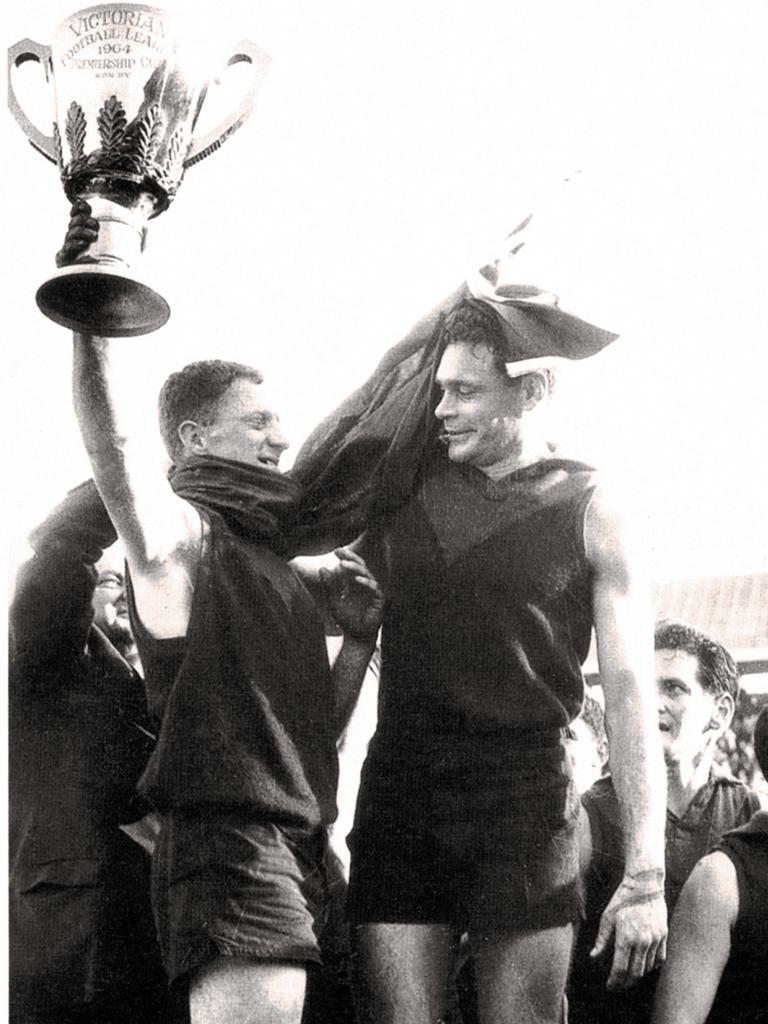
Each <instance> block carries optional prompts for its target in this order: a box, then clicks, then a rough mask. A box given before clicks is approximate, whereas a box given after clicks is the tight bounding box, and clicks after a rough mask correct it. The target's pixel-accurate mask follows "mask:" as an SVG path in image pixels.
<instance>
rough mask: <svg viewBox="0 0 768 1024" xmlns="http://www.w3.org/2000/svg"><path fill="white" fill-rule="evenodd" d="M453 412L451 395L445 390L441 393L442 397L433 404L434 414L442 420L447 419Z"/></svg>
mask: <svg viewBox="0 0 768 1024" xmlns="http://www.w3.org/2000/svg"><path fill="white" fill-rule="evenodd" d="M454 412H455V403H454V401H453V400H452V398H451V396H450V395H449V394H448V392H447V391H446V392H444V393H443V397H442V398H441V399H440V401H439V402H438V403H437V405H436V406H435V416H437V418H438V419H439V420H444V419H447V418H448V417H449V416H452V415H453V413H454Z"/></svg>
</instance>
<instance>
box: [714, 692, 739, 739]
mask: <svg viewBox="0 0 768 1024" xmlns="http://www.w3.org/2000/svg"><path fill="white" fill-rule="evenodd" d="M735 710H736V703H735V701H734V699H733V697H732V695H731V694H730V693H720V694H718V695H717V697H715V713H714V714H713V715H712V718H711V719H710V721H709V728H710V729H718V730H722V731H725V730H726V729H727V728H728V726H729V725H730V724H731V721H732V719H733V713H734V711H735Z"/></svg>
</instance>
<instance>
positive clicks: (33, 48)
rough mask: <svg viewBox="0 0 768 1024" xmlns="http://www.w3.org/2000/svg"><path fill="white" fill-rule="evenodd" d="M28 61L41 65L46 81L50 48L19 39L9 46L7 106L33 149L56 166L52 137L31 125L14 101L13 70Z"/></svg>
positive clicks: (32, 40)
mask: <svg viewBox="0 0 768 1024" xmlns="http://www.w3.org/2000/svg"><path fill="white" fill-rule="evenodd" d="M28 60H34V61H37V63H38V64H42V66H43V70H44V71H45V79H46V81H48V68H49V66H50V61H51V48H50V46H43V45H42V44H41V43H36V42H35V41H34V39H21V40H20V41H19V42H18V43H16V44H15V45H14V46H10V47H9V48H8V106H9V107H10V109H11V113H12V114H13V116H14V117H15V118H16V120H17V121H18V123H19V125H20V126H21V130H22V131H23V132H24V134H25V135H26V136H27V138H28V139H29V141H30V142H31V143H32V145H33V146H34V147H35V149H36V150H37V151H38V152H39V153H42V154H43V156H44V157H47V158H48V160H50V161H51V163H54V164H57V163H58V162H59V161H58V157H57V154H56V144H55V142H54V139H53V136H52V135H44V134H43V133H42V132H41V131H40V129H39V128H37V127H36V126H35V125H34V124H32V122H31V121H30V119H29V118H28V117H27V115H26V114H25V113H24V111H23V110H22V109H21V104H20V103H19V101H18V100H17V99H16V93H15V91H14V88H13V70H14V68H17V67H19V65H20V64H24V63H25V61H28Z"/></svg>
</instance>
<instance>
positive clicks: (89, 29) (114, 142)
mask: <svg viewBox="0 0 768 1024" xmlns="http://www.w3.org/2000/svg"><path fill="white" fill-rule="evenodd" d="M209 49H210V47H208V46H207V45H206V43H204V42H201V41H200V40H199V39H196V38H195V36H194V34H193V33H192V31H191V25H190V23H189V22H188V21H185V20H184V19H183V18H181V17H179V16H178V15H171V14H169V13H167V12H165V11H162V10H159V9H158V8H156V7H147V6H145V5H143V4H128V3H113V4H100V5H98V6H95V7H87V8H84V9H83V10H81V11H77V12H76V13H74V14H72V15H70V16H69V17H68V18H66V19H65V20H64V21H63V22H62V23H61V25H60V26H59V27H58V28H57V29H56V31H55V33H54V35H53V40H52V42H51V44H50V45H49V46H44V45H41V44H40V43H36V42H34V41H33V40H31V39H23V40H21V41H20V42H18V43H16V44H15V46H12V47H10V49H9V50H8V104H9V107H10V109H11V112H12V113H13V115H14V117H15V118H16V120H17V121H18V123H19V125H20V126H21V128H22V130H23V131H24V132H25V134H26V135H27V138H28V139H29V141H30V143H31V144H32V146H33V147H34V148H35V149H36V150H37V151H38V152H40V153H42V155H43V156H45V157H46V158H47V159H49V160H50V161H52V162H53V163H55V164H57V166H58V168H59V174H60V176H61V182H62V185H63V187H64V192H65V194H66V196H67V197H68V199H69V200H70V201H71V202H74V201H75V200H77V199H82V200H85V201H86V202H87V203H88V204H89V206H90V207H91V215H92V217H93V218H94V219H95V220H97V221H98V223H99V232H98V238H97V239H96V241H95V242H94V243H93V244H92V245H90V246H89V247H88V248H87V249H86V250H85V251H84V252H83V253H82V254H81V255H80V257H79V258H78V259H77V261H76V262H75V263H73V264H71V265H69V266H65V267H62V268H61V269H60V270H58V271H56V273H54V274H53V275H51V276H50V277H49V278H48V279H47V280H46V281H44V282H43V284H41V285H40V287H39V289H38V291H37V296H36V299H37V304H38V306H39V307H40V309H41V310H42V312H43V313H44V314H45V315H46V316H47V317H48V318H49V319H51V320H53V321H55V322H56V323H58V324H62V325H63V326H65V327H69V328H71V329H72V330H75V331H79V332H82V333H86V334H99V335H105V336H109V337H129V336H133V335H140V334H148V333H150V332H151V331H154V330H157V328H158V327H162V325H163V324H164V323H165V322H166V320H167V319H168V317H169V315H170V307H169V305H168V303H167V301H166V300H165V299H164V298H163V296H162V295H161V294H160V293H159V292H158V291H157V290H156V289H155V288H153V287H152V285H151V284H149V283H148V282H146V281H144V280H143V279H142V276H141V273H140V271H137V270H136V266H135V265H136V264H137V262H138V263H140V255H141V251H142V249H143V247H144V241H145V238H146V234H147V224H148V222H149V221H150V220H151V219H152V218H153V217H156V216H158V214H160V213H162V212H163V211H164V210H166V209H168V206H169V205H170V203H171V202H172V200H173V198H174V197H175V195H176V193H177V192H178V189H179V186H180V185H181V181H182V179H183V177H184V173H185V171H186V169H187V168H188V167H190V166H192V164H195V163H197V162H198V161H200V160H202V159H203V158H204V157H206V156H208V155H209V154H210V153H212V152H214V151H215V150H216V149H218V148H219V146H221V145H222V143H223V142H224V141H225V140H226V139H227V138H229V137H230V136H231V135H232V133H233V132H235V131H236V130H237V129H238V128H239V127H240V125H241V124H242V123H243V122H244V121H245V120H246V118H247V117H248V116H249V114H250V112H251V110H252V109H253V105H254V102H255V99H256V95H257V92H258V90H259V88H260V87H261V84H262V82H263V80H264V77H265V76H266V73H267V70H268V67H269V63H270V58H269V57H268V55H267V54H266V53H264V51H263V50H261V49H260V48H259V47H258V46H256V45H255V44H254V43H252V42H250V41H248V40H241V41H240V42H239V43H237V45H236V46H234V47H232V48H231V49H229V50H228V51H226V52H225V53H224V54H217V53H216V52H215V50H214V52H213V53H210V52H209ZM27 61H33V62H35V63H37V64H39V65H40V66H41V68H42V69H43V71H44V73H45V79H46V82H47V87H49V88H50V87H51V86H52V88H53V103H52V114H53V126H52V131H51V134H50V135H46V134H45V132H43V131H41V130H40V128H39V127H38V126H37V125H35V124H34V123H33V122H32V121H31V120H30V118H29V117H27V115H26V113H25V112H24V110H23V108H22V106H21V104H20V103H19V101H18V99H17V97H16V92H15V90H14V78H15V71H16V69H17V68H18V67H19V66H20V65H22V64H24V63H25V62H27ZM242 63H246V64H248V65H250V67H249V73H248V82H247V86H246V87H245V88H244V90H243V95H242V97H241V99H240V102H238V103H237V104H236V106H235V108H234V109H232V110H230V111H229V112H228V113H227V115H225V117H224V118H223V120H222V122H221V123H220V124H218V125H217V126H216V127H215V128H213V129H211V130H210V131H208V132H206V133H204V134H199V133H197V132H196V127H197V123H198V118H199V117H200V112H201V110H202V108H203V105H204V103H205V100H206V97H207V96H208V95H209V94H210V90H212V89H213V88H214V87H215V86H216V85H217V84H219V83H220V81H221V80H222V79H223V77H224V75H225V74H226V72H227V69H229V68H232V67H233V66H234V65H237V64H242Z"/></svg>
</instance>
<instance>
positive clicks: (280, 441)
mask: <svg viewBox="0 0 768 1024" xmlns="http://www.w3.org/2000/svg"><path fill="white" fill-rule="evenodd" d="M269 443H270V445H271V446H272V448H278V449H279V450H280V451H281V452H284V451H285V449H286V448H290V446H291V442H290V441H289V440H288V438H287V437H286V436H285V434H284V433H283V428H282V427H281V426H280V424H279V423H276V422H275V421H274V420H273V421H272V423H271V426H270V431H269Z"/></svg>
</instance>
